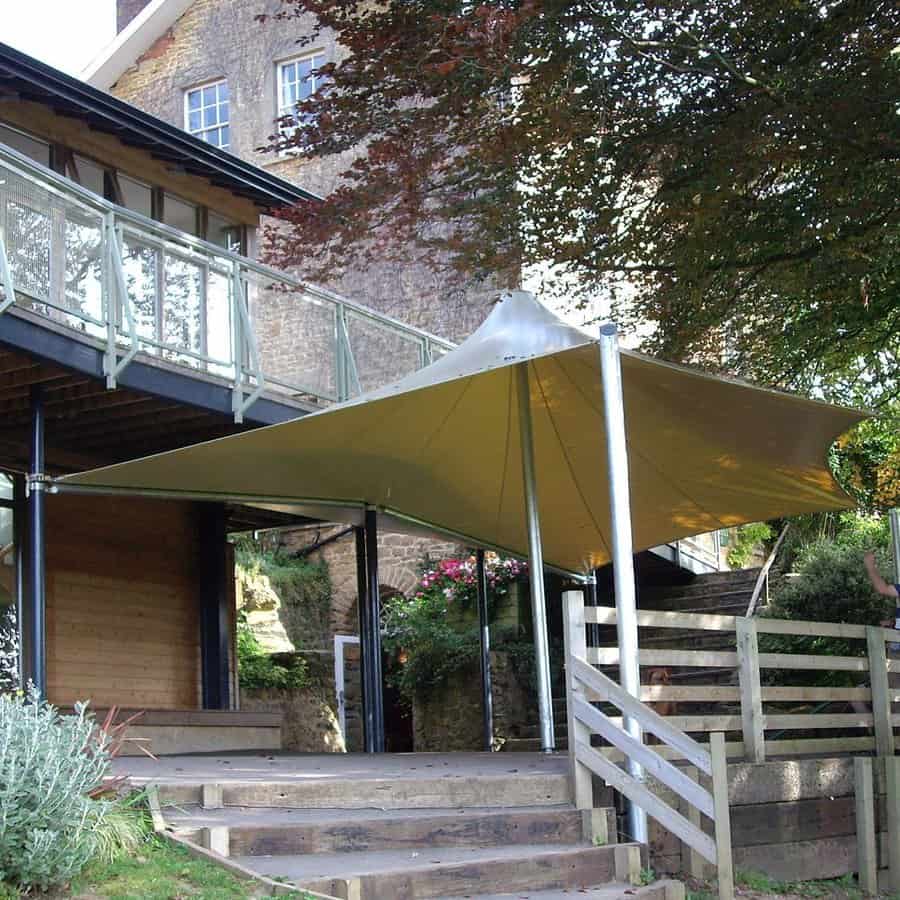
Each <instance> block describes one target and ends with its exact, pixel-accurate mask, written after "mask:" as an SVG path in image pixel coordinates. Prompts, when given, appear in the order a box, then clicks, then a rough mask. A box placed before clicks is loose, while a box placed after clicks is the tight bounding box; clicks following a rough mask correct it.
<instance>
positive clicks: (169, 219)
mask: <svg viewBox="0 0 900 900" xmlns="http://www.w3.org/2000/svg"><path fill="white" fill-rule="evenodd" d="M163 222H165V223H166V225H171V226H172V227H173V228H177V229H178V230H179V231H186V232H187V233H188V234H196V233H197V207H196V206H194V205H193V204H191V203H186V202H185V201H184V200H179V199H178V197H173V196H172V195H171V194H166V195H165V197H164V198H163Z"/></svg>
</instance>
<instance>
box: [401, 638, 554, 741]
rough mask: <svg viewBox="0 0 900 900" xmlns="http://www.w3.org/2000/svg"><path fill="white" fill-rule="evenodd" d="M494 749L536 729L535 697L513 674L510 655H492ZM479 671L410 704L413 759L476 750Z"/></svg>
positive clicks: (458, 676) (463, 674)
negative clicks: (425, 755) (421, 754)
mask: <svg viewBox="0 0 900 900" xmlns="http://www.w3.org/2000/svg"><path fill="white" fill-rule="evenodd" d="M491 686H492V689H493V717H494V747H495V748H497V749H500V748H502V747H503V745H504V744H505V743H506V742H507V741H508V740H510V739H511V738H519V737H522V736H523V735H524V734H525V733H526V731H527V730H528V729H529V728H530V727H531V726H534V725H535V724H536V723H537V697H536V696H535V694H534V692H533V691H532V690H531V689H530V687H529V686H528V685H525V684H523V683H522V681H521V679H520V678H519V677H518V675H517V674H516V670H515V666H514V665H513V663H512V659H511V657H510V655H509V654H508V653H506V652H504V651H503V650H492V651H491ZM482 721H483V720H482V701H481V668H480V666H479V665H478V664H477V663H476V664H474V665H473V666H471V667H470V668H469V669H463V670H461V671H459V672H457V673H456V675H455V676H454V678H453V680H452V681H451V682H450V683H449V684H447V685H445V686H442V687H441V688H439V689H437V690H434V691H431V692H430V693H428V694H427V695H424V696H422V697H417V698H416V700H415V702H414V703H413V733H414V740H415V750H416V752H417V753H424V752H435V753H438V752H440V753H446V752H450V751H463V750H481V749H482V745H483V734H482V729H483V726H482Z"/></svg>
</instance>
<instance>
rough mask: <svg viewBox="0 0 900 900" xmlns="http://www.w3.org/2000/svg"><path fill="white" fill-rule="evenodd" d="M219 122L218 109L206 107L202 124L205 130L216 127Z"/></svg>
mask: <svg viewBox="0 0 900 900" xmlns="http://www.w3.org/2000/svg"><path fill="white" fill-rule="evenodd" d="M218 122H219V108H218V107H217V106H207V107H206V108H205V109H204V110H203V124H204V126H206V127H207V128H209V126H210V125H216V124H218Z"/></svg>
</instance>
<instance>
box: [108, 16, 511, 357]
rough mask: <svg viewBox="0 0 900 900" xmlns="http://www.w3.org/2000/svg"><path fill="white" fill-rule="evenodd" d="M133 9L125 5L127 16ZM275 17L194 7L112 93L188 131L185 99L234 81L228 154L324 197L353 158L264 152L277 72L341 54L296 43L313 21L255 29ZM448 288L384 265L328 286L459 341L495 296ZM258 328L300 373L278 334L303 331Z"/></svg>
mask: <svg viewBox="0 0 900 900" xmlns="http://www.w3.org/2000/svg"><path fill="white" fill-rule="evenodd" d="M129 3H130V0H120V4H122V8H123V10H124V9H125V7H126V6H127V5H128V4H129ZM278 8H279V4H278V0H195V2H194V3H193V4H192V5H191V7H190V8H189V9H188V10H187V12H186V13H185V14H184V15H183V16H182V17H181V18H180V19H179V20H178V21H177V22H176V23H175V24H174V25H173V26H172V28H171V29H170V30H169V31H168V32H167V33H166V34H164V35H161V36H160V37H159V38H158V39H157V41H156V42H155V43H154V44H153V46H151V47H150V48H149V49H148V50H147V51H146V53H144V54H143V56H142V57H141V58H140V59H139V60H137V62H136V64H135V65H134V66H133V67H132V68H130V69H128V70H127V71H126V72H125V73H123V75H122V76H121V77H120V78H119V80H118V82H117V83H116V84H115V85H113V87H112V88H111V90H112V93H113V94H115V95H116V96H117V97H119V98H121V99H123V100H126V101H128V102H129V103H132V104H134V105H135V106H138V107H140V108H141V109H144V110H146V111H147V112H150V113H152V114H153V115H156V116H158V117H159V118H161V119H164V120H165V121H168V122H171V123H172V124H175V125H178V126H179V127H182V126H183V124H184V107H183V103H184V91H185V90H187V89H188V88H192V87H195V86H197V85H200V84H203V83H204V82H208V81H212V80H217V79H220V78H227V80H228V84H229V88H230V96H231V102H230V131H231V147H230V150H231V152H232V153H234V154H236V155H237V156H241V157H243V158H244V159H247V160H249V161H251V162H254V163H256V164H257V165H260V166H262V167H263V168H265V169H267V170H269V171H270V172H272V173H273V174H277V175H279V176H280V177H282V178H284V179H286V180H288V181H291V182H294V183H295V184H299V185H301V186H303V187H305V188H307V189H309V190H311V191H313V192H314V193H316V194H319V195H326V194H328V193H330V192H331V191H332V190H333V189H334V187H335V186H336V184H337V183H338V176H339V174H340V173H341V172H342V171H344V170H345V169H346V167H347V166H348V164H349V163H350V162H351V160H352V153H345V154H339V155H336V156H333V157H328V158H325V159H321V160H300V159H297V158H296V157H295V156H291V155H277V154H273V153H264V152H262V151H261V150H260V148H261V147H263V146H265V145H266V144H267V143H268V142H269V139H270V137H271V136H272V135H273V134H274V132H275V131H276V125H275V120H276V103H277V96H276V95H277V75H276V64H277V63H278V62H280V61H284V60H287V59H290V58H291V57H293V56H297V55H299V54H302V53H305V52H309V51H316V52H322V53H324V54H325V57H326V59H327V60H334V59H337V58H339V57H340V55H341V54H342V53H343V51H342V49H341V48H340V47H339V46H338V45H337V44H336V42H335V40H334V37H333V35H331V34H330V33H323V34H322V35H320V36H319V37H318V38H317V40H316V41H315V43H314V44H311V45H309V46H306V47H304V46H301V45H299V44H298V41H299V40H300V39H301V38H302V37H303V36H304V35H307V34H309V33H310V32H311V30H312V26H313V19H312V18H311V17H310V16H308V15H307V16H303V17H301V18H297V19H287V20H283V21H269V22H268V23H266V24H261V23H259V22H258V21H257V20H256V19H257V16H259V15H260V14H261V13H269V14H271V13H273V12H276V11H277V10H278ZM299 274H301V275H302V272H301V273H299ZM445 281H446V278H445V277H443V276H442V275H441V274H439V273H436V272H434V271H432V269H431V268H429V267H427V266H425V265H422V264H418V263H415V264H413V263H410V264H402V263H398V262H385V263H383V264H375V265H372V264H367V265H365V266H362V267H358V268H356V269H355V270H352V271H350V272H348V273H346V274H344V275H342V276H340V277H335V278H334V279H333V280H332V281H329V282H328V283H327V284H326V285H325V286H326V287H329V288H331V289H333V290H336V291H337V292H339V293H342V294H344V295H346V296H347V297H349V298H351V299H353V300H356V301H357V302H360V303H362V304H364V305H366V306H370V307H372V308H374V309H377V310H379V311H381V312H384V313H387V314H388V315H391V316H394V317H395V318H397V319H399V320H401V321H402V322H405V323H407V324H409V325H414V326H417V327H419V328H423V329H425V330H427V331H430V332H432V333H434V334H437V335H439V336H441V337H445V338H448V339H451V340H460V339H462V338H463V337H465V336H466V335H468V334H470V333H471V332H472V331H473V330H474V329H475V328H476V327H477V326H478V325H479V324H480V323H481V322H482V321H483V319H484V318H485V316H486V315H487V313H488V311H489V308H490V303H491V302H492V301H493V299H495V297H496V296H497V293H498V290H497V287H496V285H495V284H492V283H491V282H490V281H487V282H484V281H481V280H474V279H473V280H472V281H471V282H470V283H469V284H467V285H465V286H463V287H460V288H448V287H447V286H446V284H445ZM276 313H277V314H276ZM298 315H299V313H298ZM260 325H261V328H262V329H263V330H261V331H260V333H259V335H258V337H259V344H260V350H261V353H263V354H266V357H267V358H266V362H267V365H270V366H273V367H274V368H275V369H276V370H278V371H279V372H281V371H290V370H291V369H292V367H295V364H296V360H295V357H294V355H293V354H295V353H296V349H297V348H296V346H295V345H292V344H290V343H288V345H287V346H286V347H282V346H281V343H280V341H279V337H278V334H276V333H275V329H278V330H279V333H287V334H291V333H293V334H301V333H302V331H303V323H302V322H301V323H298V325H295V326H294V327H290V323H288V327H287V329H285V323H284V316H283V315H282V311H281V310H278V311H274V312H272V314H271V315H268V316H267V317H266V321H265V322H262V321H261V322H260ZM268 330H272V333H271V334H269V333H268ZM351 338H352V336H351ZM395 352H396V351H395Z"/></svg>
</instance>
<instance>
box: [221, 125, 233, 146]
mask: <svg viewBox="0 0 900 900" xmlns="http://www.w3.org/2000/svg"><path fill="white" fill-rule="evenodd" d="M230 143H231V142H230V140H229V139H228V126H227V125H226V126H225V127H224V128H220V129H219V146H220V147H227V146H228V145H229V144H230Z"/></svg>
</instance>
